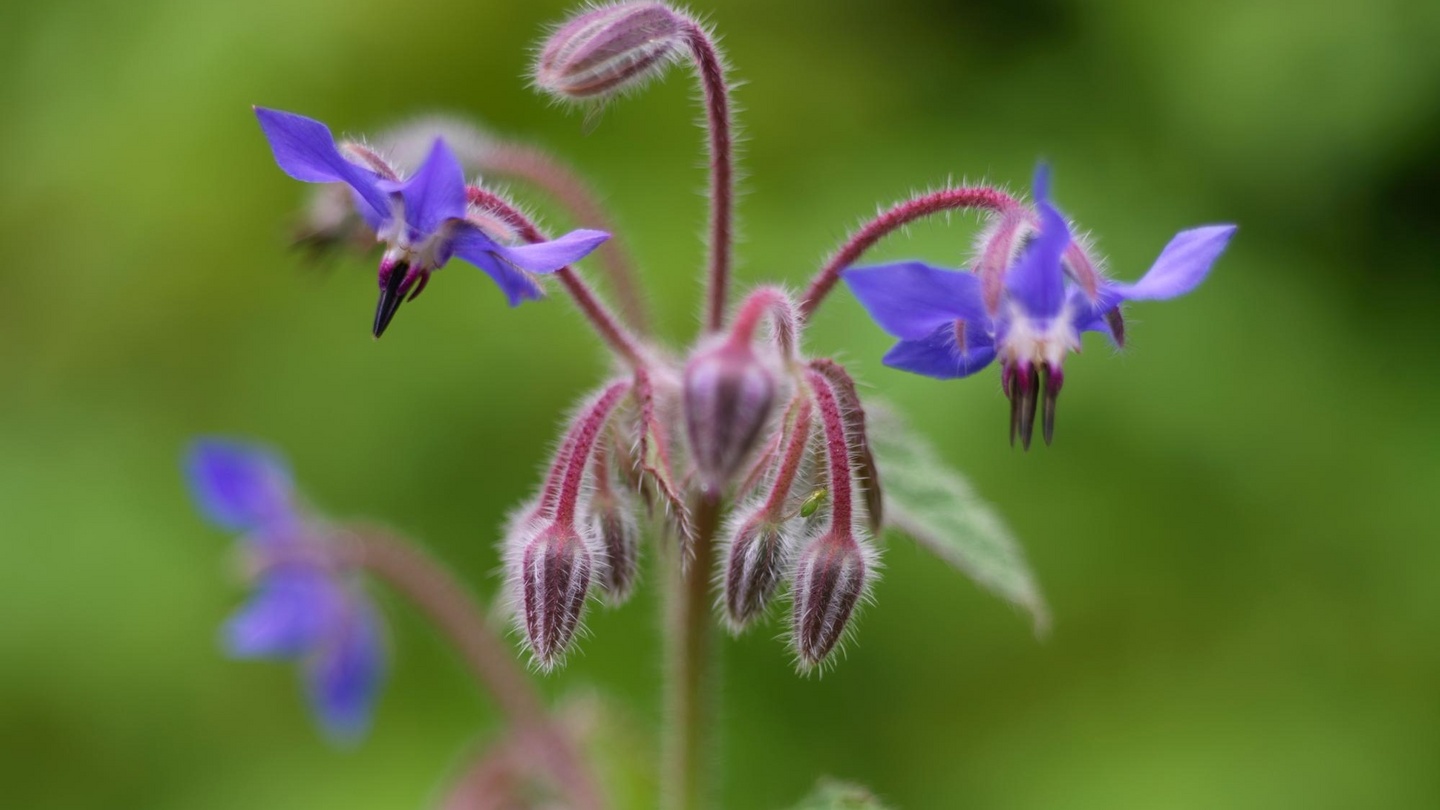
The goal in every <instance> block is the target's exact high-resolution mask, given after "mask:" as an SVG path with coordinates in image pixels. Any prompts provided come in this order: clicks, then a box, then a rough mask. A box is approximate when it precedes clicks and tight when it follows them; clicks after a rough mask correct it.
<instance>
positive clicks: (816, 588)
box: [791, 531, 870, 669]
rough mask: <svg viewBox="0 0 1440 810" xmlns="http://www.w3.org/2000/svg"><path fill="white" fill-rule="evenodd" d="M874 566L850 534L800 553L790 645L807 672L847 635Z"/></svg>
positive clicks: (835, 535) (832, 534) (825, 538)
mask: <svg viewBox="0 0 1440 810" xmlns="http://www.w3.org/2000/svg"><path fill="white" fill-rule="evenodd" d="M869 568H870V565H869V562H868V561H867V560H866V558H865V553H864V551H863V550H862V549H861V547H860V544H859V543H858V542H856V541H855V539H854V538H853V537H851V536H850V535H849V534H841V533H837V532H835V531H831V532H828V533H826V534H824V535H822V536H820V537H818V538H816V539H815V540H812V541H810V543H809V545H807V546H806V547H805V549H804V550H803V551H802V552H801V553H800V559H799V561H798V562H797V563H796V566H795V581H794V584H793V588H794V612H793V615H792V617H791V632H792V637H791V642H792V643H793V644H794V645H795V652H796V653H797V654H798V655H799V657H800V666H801V668H802V669H809V668H811V667H814V666H816V665H818V664H820V663H821V662H823V661H824V660H825V658H826V657H827V656H828V655H830V653H831V652H832V651H833V650H834V649H835V645H837V644H838V643H839V642H840V639H841V638H842V637H843V636H844V635H845V627H846V625H847V624H849V622H850V617H851V615H852V614H853V613H854V612H855V606H856V605H857V604H859V602H860V599H861V597H862V596H864V594H865V587H866V584H867V576H868V571H869Z"/></svg>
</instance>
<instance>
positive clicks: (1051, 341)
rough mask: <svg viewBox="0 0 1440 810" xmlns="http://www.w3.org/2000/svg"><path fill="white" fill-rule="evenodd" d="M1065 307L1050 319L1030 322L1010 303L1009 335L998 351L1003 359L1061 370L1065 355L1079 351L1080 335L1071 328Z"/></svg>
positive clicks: (1027, 316)
mask: <svg viewBox="0 0 1440 810" xmlns="http://www.w3.org/2000/svg"><path fill="white" fill-rule="evenodd" d="M1069 310H1070V308H1069V306H1068V304H1067V305H1066V306H1064V307H1061V309H1060V312H1059V314H1057V315H1056V316H1055V317H1053V318H1042V319H1037V318H1032V317H1030V316H1029V315H1027V314H1026V313H1025V312H1024V311H1022V310H1021V309H1020V307H1018V306H1016V305H1015V303H1014V302H1011V303H1010V331H1009V333H1008V334H1006V336H1005V345H1004V346H1003V347H1002V348H1001V352H1002V357H1003V358H1004V359H1006V360H1009V361H1010V362H1012V363H1017V364H1019V365H1034V366H1038V365H1040V364H1041V363H1048V364H1049V365H1050V367H1051V368H1060V365H1061V363H1062V362H1063V361H1064V360H1065V355H1067V354H1069V353H1070V352H1072V351H1079V350H1080V335H1079V334H1078V333H1077V332H1076V331H1075V328H1074V327H1073V326H1071V325H1070V321H1071V318H1070V311H1069Z"/></svg>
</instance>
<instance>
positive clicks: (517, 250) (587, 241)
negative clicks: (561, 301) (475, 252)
mask: <svg viewBox="0 0 1440 810" xmlns="http://www.w3.org/2000/svg"><path fill="white" fill-rule="evenodd" d="M609 238H610V234H608V233H605V232H604V231H590V230H583V229H582V230H578V231H571V232H570V233H567V234H565V235H564V236H561V237H559V238H558V239H551V240H550V241H548V242H536V243H535V244H533V245H515V246H513V247H510V246H505V245H496V247H495V252H496V253H497V254H499V255H500V257H501V258H503V259H505V261H507V262H509V263H510V264H513V265H515V266H516V267H519V268H520V269H521V270H528V271H530V272H531V273H553V272H555V271H556V270H559V269H560V268H562V267H566V266H568V265H571V264H574V263H575V262H578V261H580V260H581V259H583V258H585V257H586V256H588V255H590V252H591V251H593V250H594V249H595V248H598V247H600V246H601V245H602V244H604V243H605V241H606V240H608V239H609Z"/></svg>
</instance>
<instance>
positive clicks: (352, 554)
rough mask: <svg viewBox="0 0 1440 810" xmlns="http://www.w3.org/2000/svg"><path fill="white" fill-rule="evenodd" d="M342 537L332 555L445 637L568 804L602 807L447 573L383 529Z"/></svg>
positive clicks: (571, 752)
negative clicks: (406, 602) (384, 586)
mask: <svg viewBox="0 0 1440 810" xmlns="http://www.w3.org/2000/svg"><path fill="white" fill-rule="evenodd" d="M344 538H345V542H344V543H343V545H342V546H341V547H340V549H339V552H340V554H341V555H342V557H343V559H344V560H345V561H346V562H348V563H350V564H351V565H354V566H356V567H359V568H363V569H364V570H366V571H368V572H369V573H371V574H373V575H374V576H375V577H376V578H378V579H380V580H382V581H384V582H385V583H386V584H387V585H389V586H390V587H391V588H393V589H395V591H396V592H398V593H400V594H401V595H403V596H404V597H405V598H406V599H408V600H409V601H410V602H411V603H413V604H414V605H415V606H416V607H417V608H419V609H420V610H421V611H423V612H424V613H425V614H426V615H428V616H429V618H430V620H431V621H432V622H434V624H435V626H436V627H438V628H439V629H440V631H441V632H442V633H444V634H445V635H446V636H447V637H449V639H450V642H451V644H453V645H454V647H455V649H456V650H457V651H458V652H459V653H460V656H461V657H462V658H463V659H464V660H465V663H466V665H467V666H469V668H470V671H471V672H472V673H473V674H474V676H475V680H476V681H478V682H479V684H480V686H481V687H482V688H483V689H485V690H486V691H487V692H489V693H490V695H491V696H493V697H494V698H495V702H496V703H498V704H499V706H500V709H501V711H502V712H504V714H505V715H506V717H507V718H508V719H509V720H510V722H511V723H512V724H514V726H515V728H516V732H517V737H519V738H522V739H525V740H528V741H533V742H532V744H533V745H534V747H535V750H536V753H537V754H538V755H540V756H542V757H543V758H544V759H545V760H546V765H547V766H548V768H549V770H550V772H551V773H552V774H553V775H554V777H555V780H556V782H557V783H558V784H559V785H560V787H561V789H562V790H564V791H565V793H566V794H567V795H568V796H569V797H570V799H571V801H573V802H574V803H575V806H576V807H583V808H590V809H591V810H595V809H597V808H601V807H603V806H604V800H603V799H602V798H601V794H600V790H599V787H598V786H597V785H596V783H595V781H594V778H593V777H592V776H591V774H590V772H589V770H588V769H587V768H586V766H585V764H584V762H583V760H582V758H581V756H580V753H579V751H577V750H576V748H575V745H574V743H573V741H571V740H570V738H569V737H568V736H566V735H565V734H564V733H563V732H562V731H561V730H560V729H559V727H558V726H557V724H555V723H554V722H553V721H552V720H551V719H550V716H549V714H548V713H547V712H546V710H545V706H544V703H543V702H542V701H541V699H540V696H539V695H538V694H537V693H536V692H535V690H534V689H533V688H532V687H531V685H530V682H529V681H528V680H527V679H526V677H525V674H524V672H523V671H522V670H521V669H520V668H519V667H518V666H517V665H516V664H515V659H514V657H513V656H512V655H511V654H510V649H509V647H508V646H507V645H506V644H505V642H504V640H503V639H501V638H500V636H499V635H498V634H497V633H496V632H495V630H494V629H493V628H492V627H491V626H490V624H489V623H488V622H487V621H486V617H485V612H484V610H483V609H482V608H481V607H480V605H479V604H477V603H476V601H475V599H474V597H472V596H471V595H470V593H469V592H468V591H466V590H465V588H464V587H463V586H462V585H461V584H460V583H459V582H458V581H456V579H455V578H454V577H453V576H452V575H451V574H450V572H449V571H447V570H445V568H443V567H442V566H440V565H439V564H438V563H436V562H435V561H434V560H432V559H431V558H430V557H429V556H428V555H426V554H425V553H423V552H422V551H420V550H419V549H418V548H416V547H415V546H414V545H412V544H410V543H407V542H405V541H404V540H402V539H400V538H398V537H396V536H394V535H392V534H390V533H389V532H386V531H384V530H383V529H377V528H372V527H363V528H354V529H350V530H347V531H346V532H345V535H344Z"/></svg>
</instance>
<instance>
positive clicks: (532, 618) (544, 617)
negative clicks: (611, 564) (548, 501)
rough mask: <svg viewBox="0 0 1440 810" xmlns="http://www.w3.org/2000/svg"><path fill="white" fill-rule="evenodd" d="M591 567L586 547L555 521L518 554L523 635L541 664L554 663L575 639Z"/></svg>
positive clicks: (592, 565)
mask: <svg viewBox="0 0 1440 810" xmlns="http://www.w3.org/2000/svg"><path fill="white" fill-rule="evenodd" d="M593 571H594V562H593V560H592V559H591V556H590V551H589V549H587V548H586V547H585V543H584V542H583V541H582V540H581V539H580V536H579V535H578V534H576V533H575V532H574V531H571V530H569V529H568V528H567V527H566V526H565V525H564V524H561V523H550V524H549V525H548V526H547V527H546V528H545V529H544V530H543V531H541V532H540V534H539V535H537V536H536V537H535V538H534V539H532V540H531V541H530V542H529V543H528V544H527V545H526V546H525V549H524V551H523V552H522V553H521V559H520V576H519V580H520V581H519V583H518V584H519V587H520V595H519V596H520V598H519V602H520V606H521V608H522V615H523V616H524V622H525V639H526V641H528V642H529V644H530V649H531V651H532V652H534V654H535V660H536V661H537V662H539V664H540V666H541V667H543V668H545V669H549V668H550V667H552V666H554V665H555V664H556V663H558V662H559V660H560V659H561V658H562V657H563V656H564V654H565V650H566V649H567V648H569V646H570V642H571V641H572V640H573V639H574V638H575V631H576V629H578V628H579V626H580V615H581V613H582V612H583V610H584V608H585V597H586V596H587V594H588V593H589V590H590V578H591V574H592V573H593Z"/></svg>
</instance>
